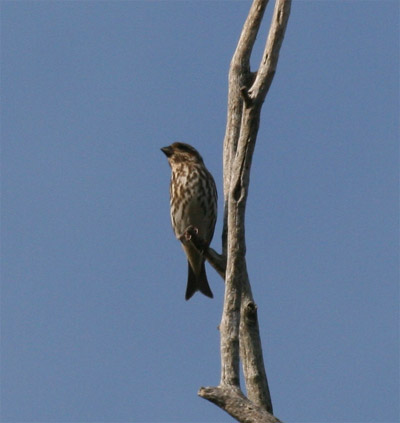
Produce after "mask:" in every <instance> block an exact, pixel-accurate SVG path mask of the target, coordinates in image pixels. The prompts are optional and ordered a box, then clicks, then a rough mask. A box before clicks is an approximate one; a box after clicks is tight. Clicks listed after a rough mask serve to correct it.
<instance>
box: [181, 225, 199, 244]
mask: <svg viewBox="0 0 400 423" xmlns="http://www.w3.org/2000/svg"><path fill="white" fill-rule="evenodd" d="M198 233H199V230H198V228H196V226H193V225H190V226H188V227H187V228H186V229H185V232H184V233H183V235H182V236H181V241H182V240H183V239H184V240H185V241H190V240H191V239H192V237H193V236H196V235H198Z"/></svg>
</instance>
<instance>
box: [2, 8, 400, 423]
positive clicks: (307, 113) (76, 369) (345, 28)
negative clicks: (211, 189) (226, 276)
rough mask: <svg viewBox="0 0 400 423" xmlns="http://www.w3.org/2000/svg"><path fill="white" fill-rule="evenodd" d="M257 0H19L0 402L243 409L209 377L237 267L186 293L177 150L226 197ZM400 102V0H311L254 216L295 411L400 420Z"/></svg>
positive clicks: (170, 410)
mask: <svg viewBox="0 0 400 423" xmlns="http://www.w3.org/2000/svg"><path fill="white" fill-rule="evenodd" d="M249 5H250V2H249V1H231V2H229V1H158V2H147V1H53V2H51V1H18V2H14V1H13V2H12V1H2V2H1V104H2V110H1V139H2V166H1V169H2V178H1V180H2V192H1V199H2V210H1V211H2V219H1V223H2V225H1V226H2V234H1V240H2V253H1V259H2V266H1V271H2V274H1V421H2V422H10V423H11V422H13V423H14V422H43V423H45V422H82V423H83V422H110V423H111V422H205V421H207V422H230V421H232V419H231V418H230V417H229V416H228V415H226V414H225V413H223V412H222V411H221V410H219V409H218V408H216V407H215V406H214V405H212V404H210V403H208V402H206V401H204V400H202V399H201V398H198V397H197V395H196V393H197V390H198V388H199V387H200V386H208V385H216V384H218V382H219V372H220V360H219V334H218V331H217V326H218V324H219V321H220V317H221V308H222V300H223V283H222V281H221V280H220V278H219V277H218V275H216V273H215V272H214V271H213V270H212V269H211V268H208V275H209V281H210V284H211V287H212V290H213V291H214V296H215V298H214V300H209V299H208V298H205V297H203V296H201V295H196V296H195V297H193V299H191V300H190V301H189V302H185V300H184V292H185V286H186V271H187V269H186V262H185V257H184V255H183V253H182V251H181V248H180V246H179V243H178V242H177V241H176V240H175V239H174V236H173V233H172V229H171V227H170V222H169V205H168V184H169V176H170V170H169V167H168V164H167V162H166V160H165V157H164V156H163V155H162V153H161V152H160V150H159V149H160V147H162V146H165V145H167V144H170V143H171V142H173V141H177V140H179V141H184V142H188V143H191V144H193V145H194V146H195V147H197V148H198V149H199V150H200V152H201V154H202V155H203V157H204V160H205V162H206V164H207V166H208V168H209V170H210V171H211V172H212V173H213V174H214V176H215V179H216V183H217V187H218V189H219V192H220V198H222V191H221V190H222V188H221V187H222V164H221V160H222V155H221V153H222V139H223V135H224V129H225V117H226V93H227V72H228V67H229V62H230V59H231V57H232V53H233V51H234V49H235V46H236V42H237V39H238V36H239V33H240V30H241V27H242V24H243V21H244V19H245V16H246V14H247V11H248V8H249ZM270 8H271V5H270ZM270 13H271V10H269V14H268V15H267V21H269V16H270ZM267 21H266V23H265V25H264V27H263V28H262V30H261V33H260V36H259V39H258V42H257V45H256V48H255V51H254V56H253V60H252V63H253V67H254V68H255V67H256V66H257V63H258V60H259V57H260V56H259V55H260V52H261V50H262V48H263V42H264V39H265V34H266V30H267ZM398 116H399V6H398V3H397V1H390V0H389V1H348V2H345V1H329V0H327V1H312V0H311V1H294V2H293V6H292V14H291V17H290V21H289V25H288V30H287V35H286V38H285V41H284V44H283V47H282V50H281V57H280V61H279V65H278V71H277V74H276V76H275V79H274V82H273V85H272V87H271V90H270V93H269V95H268V97H267V99H266V102H265V104H264V108H263V113H262V122H261V128H260V132H259V136H258V141H257V146H256V151H255V156H254V161H253V168H252V174H251V186H250V194H249V200H248V209H247V225H246V232H247V258H248V269H249V274H250V278H251V282H252V287H253V293H254V296H255V300H256V302H257V304H258V307H259V320H260V327H261V336H262V339H263V348H264V355H265V361H266V366H267V371H268V377H269V383H270V388H271V393H272V399H273V404H274V409H275V414H276V415H277V416H278V417H279V418H280V419H282V420H283V421H287V422H289V421H297V422H385V423H388V422H396V421H398V419H399V405H398V398H399V369H398V368H399V348H398V346H399V330H398V329H399V325H398V318H399V285H398V282H399V270H398V233H399V232H398V230H399V227H398V216H399V213H398V212H399V211H398V141H399V118H398ZM219 209H220V210H222V202H221V201H220V203H219ZM220 216H221V214H220ZM220 233H221V219H220V218H219V220H218V223H217V228H216V235H215V239H214V241H213V246H214V247H215V248H216V249H217V250H219V249H220V245H221V241H220Z"/></svg>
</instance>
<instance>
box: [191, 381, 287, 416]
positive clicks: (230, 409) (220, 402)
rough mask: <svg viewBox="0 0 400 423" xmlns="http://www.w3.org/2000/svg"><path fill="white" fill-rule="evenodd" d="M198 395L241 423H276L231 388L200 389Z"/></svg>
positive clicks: (235, 389) (238, 391) (240, 393)
mask: <svg viewBox="0 0 400 423" xmlns="http://www.w3.org/2000/svg"><path fill="white" fill-rule="evenodd" d="M198 395H199V396H200V397H202V398H205V399H207V400H208V401H211V402H212V403H214V404H215V405H217V406H218V407H220V408H222V409H223V410H225V411H226V412H227V413H228V414H230V415H231V416H232V417H233V418H235V419H237V420H238V421H240V422H242V423H277V422H280V420H279V419H277V418H276V417H275V416H273V415H272V414H270V413H268V412H267V411H265V410H263V409H262V408H261V407H257V406H255V405H254V404H253V403H252V402H251V401H249V400H248V399H247V398H246V397H245V396H244V395H243V393H242V392H241V390H240V389H239V388H235V387H232V386H216V387H208V388H200V389H199V392H198Z"/></svg>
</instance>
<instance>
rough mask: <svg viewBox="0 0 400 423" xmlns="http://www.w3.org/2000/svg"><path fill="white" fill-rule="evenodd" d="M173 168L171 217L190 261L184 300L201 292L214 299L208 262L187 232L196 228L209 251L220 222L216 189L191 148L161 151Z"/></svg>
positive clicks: (183, 146)
mask: <svg viewBox="0 0 400 423" xmlns="http://www.w3.org/2000/svg"><path fill="white" fill-rule="evenodd" d="M161 151H162V152H163V153H164V154H165V155H166V156H167V159H168V163H169V165H170V167H171V181H170V214H171V224H172V228H173V231H174V233H175V236H176V238H177V239H178V240H180V241H181V244H182V247H183V250H184V252H185V254H186V257H187V260H188V280H187V286H186V293H185V299H186V300H189V299H190V298H191V297H192V296H193V294H194V293H195V292H197V291H200V292H201V293H202V294H204V295H206V296H207V297H210V298H213V293H212V291H211V288H210V285H209V284H208V280H207V274H206V269H205V258H204V255H203V253H202V252H201V251H199V250H198V249H197V248H196V247H195V246H194V245H193V243H192V242H191V241H190V236H187V229H188V228H189V227H193V229H194V230H195V231H196V232H197V235H198V236H199V238H200V239H201V240H202V241H203V242H204V246H205V248H207V247H208V246H209V245H210V243H211V240H212V237H213V235H214V228H215V222H216V220H217V201H218V196H217V188H216V185H215V181H214V178H213V176H212V175H211V173H210V172H209V171H208V170H207V168H206V166H205V165H204V161H203V158H202V157H201V155H200V154H199V152H198V151H197V150H196V149H195V148H194V147H192V146H191V145H189V144H185V143H182V142H174V143H173V144H171V145H169V146H167V147H163V148H161Z"/></svg>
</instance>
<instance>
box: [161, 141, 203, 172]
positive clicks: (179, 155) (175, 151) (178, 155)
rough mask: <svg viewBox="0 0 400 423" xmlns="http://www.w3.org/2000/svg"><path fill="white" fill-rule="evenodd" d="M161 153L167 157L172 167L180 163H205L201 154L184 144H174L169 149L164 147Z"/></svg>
mask: <svg viewBox="0 0 400 423" xmlns="http://www.w3.org/2000/svg"><path fill="white" fill-rule="evenodd" d="M161 151H162V152H163V153H164V154H165V155H166V156H167V159H168V162H169V164H170V165H171V166H172V165H174V164H178V163H202V162H203V159H202V157H201V156H200V154H199V152H198V151H197V150H196V149H195V148H194V147H192V146H191V145H189V144H185V143H183V142H174V143H173V144H171V145H169V146H168V147H163V148H162V149H161Z"/></svg>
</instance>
